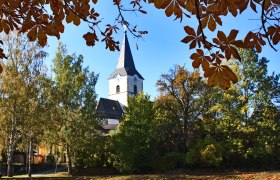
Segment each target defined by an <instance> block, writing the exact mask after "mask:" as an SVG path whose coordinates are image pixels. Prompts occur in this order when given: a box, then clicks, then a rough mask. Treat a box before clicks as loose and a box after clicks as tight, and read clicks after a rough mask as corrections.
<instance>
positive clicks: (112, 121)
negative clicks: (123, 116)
mask: <svg viewBox="0 0 280 180" xmlns="http://www.w3.org/2000/svg"><path fill="white" fill-rule="evenodd" d="M119 123H120V122H119V120H118V119H108V123H107V124H119Z"/></svg>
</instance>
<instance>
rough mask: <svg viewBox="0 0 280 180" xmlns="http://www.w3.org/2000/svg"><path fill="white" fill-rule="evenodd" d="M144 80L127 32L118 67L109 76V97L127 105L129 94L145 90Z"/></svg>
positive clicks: (132, 94)
mask: <svg viewBox="0 0 280 180" xmlns="http://www.w3.org/2000/svg"><path fill="white" fill-rule="evenodd" d="M143 80H144V78H143V77H142V76H141V74H140V73H139V72H138V71H137V70H136V68H135V64H134V61H133V57H132V53H131V50H130V47H129V42H128V39H127V34H126V32H125V34H124V39H123V43H122V48H121V51H120V56H119V59H118V64H117V67H116V69H115V70H114V72H113V73H112V74H111V75H110V77H109V99H112V100H116V101H118V102H119V103H121V104H122V105H124V106H127V99H128V96H134V95H136V94H138V93H139V92H142V91H143Z"/></svg>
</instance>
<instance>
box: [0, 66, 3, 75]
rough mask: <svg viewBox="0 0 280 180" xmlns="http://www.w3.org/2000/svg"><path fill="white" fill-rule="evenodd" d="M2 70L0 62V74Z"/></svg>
mask: <svg viewBox="0 0 280 180" xmlns="http://www.w3.org/2000/svg"><path fill="white" fill-rule="evenodd" d="M2 72H3V67H2V65H1V64H0V74H1V73H2Z"/></svg>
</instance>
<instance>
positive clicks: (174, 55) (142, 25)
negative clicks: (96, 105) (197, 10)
mask: <svg viewBox="0 0 280 180" xmlns="http://www.w3.org/2000/svg"><path fill="white" fill-rule="evenodd" d="M143 9H144V10H146V11H147V12H148V14H146V15H142V14H137V15H136V14H134V13H131V12H130V13H126V14H124V15H125V18H127V20H129V22H132V23H133V24H135V25H137V27H138V29H139V30H147V31H148V32H149V33H148V35H145V36H144V41H142V40H139V41H138V46H139V50H137V49H136V43H137V41H136V39H134V38H133V36H132V35H130V34H129V33H128V38H129V42H130V47H131V50H132V54H133V58H134V62H135V65H136V68H137V70H138V71H139V72H140V73H141V74H142V76H143V77H144V78H145V81H144V92H146V93H148V94H150V95H151V97H152V98H154V97H156V96H157V95H158V92H157V91H156V85H155V84H156V81H157V80H158V79H159V77H160V74H162V73H166V72H168V70H169V69H170V68H172V67H173V66H174V65H175V64H179V65H183V64H185V65H186V67H187V68H188V69H190V70H193V68H192V66H191V63H192V61H191V60H189V56H190V54H191V53H192V52H193V51H194V50H191V51H190V50H189V47H188V45H185V44H183V43H181V42H180V41H181V39H183V38H184V37H185V36H186V34H185V32H184V28H183V27H184V26H185V25H190V26H192V25H196V20H195V18H193V19H184V20H183V22H182V23H180V22H179V21H173V20H174V16H173V17H170V18H167V17H166V16H165V14H164V11H162V10H158V9H155V8H154V6H153V5H152V4H146V5H145V6H144V8H143ZM96 10H97V11H98V12H99V13H100V16H101V17H102V18H104V20H103V24H102V25H106V24H108V23H113V22H114V18H115V17H116V16H117V7H116V6H113V5H112V1H107V0H105V1H99V2H98V4H97V6H96ZM258 18H259V15H258V14H255V13H251V11H246V12H245V13H244V15H243V16H242V17H240V18H238V19H236V18H232V17H226V18H224V19H223V20H224V21H223V27H222V28H221V27H219V26H218V29H220V30H223V31H224V32H226V34H228V32H229V30H230V29H233V28H236V29H239V30H240V35H241V36H238V37H237V38H239V37H244V34H245V32H246V31H248V30H254V29H257V28H258V27H259V26H260V21H256V20H250V19H258ZM88 31H89V28H88V26H87V24H85V23H82V24H81V25H80V26H79V27H76V26H73V25H69V24H66V27H65V32H64V33H63V34H62V35H61V42H62V43H63V44H66V47H67V49H68V53H69V54H72V53H76V54H82V55H83V56H84V65H85V66H89V67H90V69H91V70H92V71H94V72H95V73H98V74H99V75H100V77H99V80H98V83H97V86H96V91H97V94H98V96H99V97H105V98H106V97H108V80H107V79H108V77H109V75H110V74H111V73H112V72H113V70H114V69H115V67H116V65H117V59H118V56H119V52H118V51H115V52H111V51H109V50H106V49H105V44H104V43H101V42H100V43H97V44H96V45H95V46H94V47H88V46H87V45H86V43H85V41H84V39H83V37H82V36H83V34H85V33H86V32H88ZM215 34H216V32H215ZM123 36H124V34H123V31H122V29H120V31H119V33H118V35H117V36H115V38H116V40H118V41H120V42H122V40H123ZM206 36H208V37H209V38H212V37H213V35H211V33H206ZM48 43H49V47H48V48H47V51H48V53H49V56H48V58H47V61H48V63H50V62H51V61H52V59H53V58H54V56H55V51H56V48H57V44H58V40H57V39H56V38H49V40H48ZM277 48H278V49H280V48H279V46H277ZM279 51H280V50H279ZM279 51H278V52H275V51H273V50H272V49H271V48H270V47H269V46H266V47H264V48H263V52H262V53H261V54H260V57H262V56H264V57H267V58H268V59H269V60H270V63H269V64H268V69H269V73H272V71H275V72H276V73H280V66H279V61H280V59H279V57H280V56H279V55H280V52H279Z"/></svg>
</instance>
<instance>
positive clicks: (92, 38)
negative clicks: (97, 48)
mask: <svg viewBox="0 0 280 180" xmlns="http://www.w3.org/2000/svg"><path fill="white" fill-rule="evenodd" d="M83 38H84V39H85V40H86V44H87V45H88V46H94V45H95V42H96V41H98V38H97V36H96V33H95V32H94V33H90V32H88V33H87V34H85V35H84V36H83Z"/></svg>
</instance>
